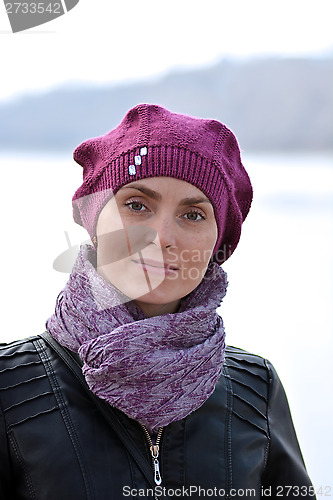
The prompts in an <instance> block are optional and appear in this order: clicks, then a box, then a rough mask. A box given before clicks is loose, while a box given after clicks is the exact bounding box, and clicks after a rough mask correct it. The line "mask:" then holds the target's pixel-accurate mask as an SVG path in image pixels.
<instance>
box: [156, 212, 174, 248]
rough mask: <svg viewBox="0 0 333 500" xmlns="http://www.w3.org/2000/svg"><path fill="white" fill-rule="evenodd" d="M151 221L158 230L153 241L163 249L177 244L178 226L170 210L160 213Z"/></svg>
mask: <svg viewBox="0 0 333 500" xmlns="http://www.w3.org/2000/svg"><path fill="white" fill-rule="evenodd" d="M150 222H151V226H152V227H153V229H154V230H155V231H156V237H155V239H154V241H153V243H155V244H156V245H158V246H160V247H161V248H162V249H163V248H169V247H174V246H176V240H177V235H176V233H177V228H176V224H175V221H174V220H173V217H172V216H171V215H170V214H169V213H168V212H166V213H163V214H159V215H158V216H156V217H154V220H153V221H150Z"/></svg>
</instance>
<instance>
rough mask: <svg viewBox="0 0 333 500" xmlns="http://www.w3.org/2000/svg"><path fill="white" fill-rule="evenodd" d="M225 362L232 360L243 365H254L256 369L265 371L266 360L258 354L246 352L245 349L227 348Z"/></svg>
mask: <svg viewBox="0 0 333 500" xmlns="http://www.w3.org/2000/svg"><path fill="white" fill-rule="evenodd" d="M225 357H226V360H228V361H229V360H234V361H236V362H237V361H238V362H239V363H241V364H243V365H244V366H245V365H256V366H258V367H263V368H265V369H267V363H268V361H267V359H265V358H264V357H262V356H259V355H258V354H254V353H252V352H249V351H246V350H245V349H240V348H239V347H234V346H229V345H228V346H227V347H226V350H225Z"/></svg>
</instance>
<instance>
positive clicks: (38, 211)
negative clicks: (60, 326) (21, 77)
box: [0, 55, 333, 496]
mask: <svg viewBox="0 0 333 500" xmlns="http://www.w3.org/2000/svg"><path fill="white" fill-rule="evenodd" d="M332 61H333V59H332V55H329V56H327V57H319V58H311V57H310V58H259V59H254V60H244V61H240V60H238V61H234V60H232V59H223V60H221V61H219V62H218V63H217V64H214V65H211V66H207V67H205V68H200V69H197V70H191V71H185V70H184V71H177V72H170V73H169V74H167V75H165V76H163V77H160V78H154V79H150V80H149V81H148V80H147V81H144V80H143V81H142V82H136V83H131V84H126V85H116V84H114V85H104V84H103V85H92V84H86V85H84V86H83V85H78V84H74V83H72V84H70V85H62V86H60V87H57V88H55V89H52V90H47V91H44V92H38V93H30V94H25V95H21V96H20V97H17V98H11V99H8V100H4V101H3V102H0V116H1V121H0V162H1V173H2V179H1V182H2V195H1V197H0V207H1V214H2V218H1V220H2V234H3V244H2V246H1V262H2V269H1V270H2V283H3V288H4V293H3V294H2V300H1V308H2V310H1V316H2V329H1V334H0V341H1V342H9V341H11V340H15V339H18V338H24V337H27V336H29V335H35V334H38V333H41V332H42V331H44V327H45V321H46V319H47V318H48V317H49V316H50V315H51V314H52V313H53V311H54V306H55V301H56V297H57V295H58V293H59V292H60V290H61V289H62V287H63V286H64V285H65V283H66V281H67V279H68V274H61V273H58V272H56V271H55V270H54V269H53V261H54V259H55V258H56V257H57V256H58V255H59V254H61V253H62V252H64V251H65V250H66V249H67V248H68V246H67V239H66V236H65V231H66V232H67V233H68V236H69V239H70V242H71V245H76V244H79V243H80V242H83V241H85V240H87V239H88V235H87V233H86V232H85V230H83V229H82V228H80V227H79V226H77V225H75V224H74V222H73V220H72V209H71V198H72V196H73V194H74V192H75V190H76V189H77V187H78V186H79V185H80V184H81V179H82V169H81V167H80V166H79V165H77V164H75V163H74V161H73V160H72V151H73V149H74V148H75V147H76V146H77V145H78V144H79V143H80V142H82V141H83V140H85V139H86V138H88V137H91V136H97V135H100V134H102V133H105V132H106V131H108V130H110V129H111V128H113V127H114V126H115V125H117V123H119V121H120V119H121V118H122V116H123V115H124V114H125V112H126V111H127V109H129V108H130V107H131V106H133V105H135V104H137V103H139V102H154V103H157V104H161V105H164V106H166V107H168V108H169V109H171V110H173V111H176V112H183V113H188V114H192V115H195V116H200V117H207V118H216V119H219V120H221V121H222V122H224V123H226V125H228V126H229V127H230V128H232V130H233V131H234V132H235V134H236V136H237V138H238V140H239V143H240V146H241V148H242V150H243V163H244V166H245V168H246V169H247V171H248V172H249V175H250V178H251V181H252V183H253V188H254V201H253V205H252V208H251V211H250V214H249V216H248V219H247V220H246V222H245V223H244V226H243V234H242V238H241V241H240V244H239V246H238V248H237V250H236V252H235V254H234V255H233V256H232V257H231V258H230V259H229V261H227V263H225V265H224V266H223V267H224V269H225V270H226V271H227V273H228V277H229V288H228V293H227V296H226V298H225V300H224V302H223V304H222V305H221V307H220V309H219V311H220V314H221V316H222V317H223V319H224V323H225V328H226V332H227V342H228V344H230V345H234V346H238V347H242V348H244V349H247V350H249V351H252V352H255V353H257V354H260V355H261V356H264V357H267V358H268V359H270V361H272V362H273V364H274V365H275V367H276V369H277V371H278V373H279V375H280V378H281V380H282V382H283V385H284V387H285V389H286V392H287V396H288V399H289V403H290V407H291V411H292V416H293V419H294V423H295V426H296V430H297V434H298V438H299V441H300V444H301V448H302V451H303V455H304V458H305V462H306V464H307V468H308V470H309V473H310V476H311V478H312V480H313V483H314V485H315V488H316V489H319V488H320V487H322V488H323V493H325V490H324V488H325V487H330V488H331V490H329V491H330V495H331V496H332V495H333V473H332V463H333V433H332V413H333V398H332V381H333V362H332V354H333V337H332V333H333V307H332V304H333V257H332V256H333V140H332V139H333V64H332ZM326 491H328V490H326Z"/></svg>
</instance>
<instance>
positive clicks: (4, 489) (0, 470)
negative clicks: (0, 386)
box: [0, 401, 13, 500]
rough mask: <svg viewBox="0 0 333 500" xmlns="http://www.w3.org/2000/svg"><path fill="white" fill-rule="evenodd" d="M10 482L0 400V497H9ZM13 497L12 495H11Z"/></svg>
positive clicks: (5, 434)
mask: <svg viewBox="0 0 333 500" xmlns="http://www.w3.org/2000/svg"><path fill="white" fill-rule="evenodd" d="M9 482H10V464H9V458H8V443H7V433H6V427H5V420H4V414H3V410H2V407H1V401H0V498H1V499H4V500H5V499H7V498H10V496H9V494H8V490H9ZM12 498H13V497H12Z"/></svg>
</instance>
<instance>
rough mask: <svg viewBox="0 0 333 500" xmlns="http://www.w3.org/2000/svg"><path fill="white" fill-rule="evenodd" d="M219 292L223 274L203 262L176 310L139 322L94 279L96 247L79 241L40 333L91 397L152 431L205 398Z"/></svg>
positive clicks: (218, 350) (212, 381) (219, 328)
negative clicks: (75, 365) (71, 357)
mask: <svg viewBox="0 0 333 500" xmlns="http://www.w3.org/2000/svg"><path fill="white" fill-rule="evenodd" d="M226 289H227V276H226V273H225V272H224V271H223V270H222V268H221V267H220V266H218V264H216V263H214V262H210V264H209V266H208V269H207V271H206V274H205V276H204V278H203V280H202V281H201V283H200V284H199V285H198V286H197V287H196V288H195V289H194V290H193V291H192V292H191V293H190V294H189V295H187V296H186V297H184V298H183V299H181V301H180V306H179V308H178V311H177V312H176V313H173V314H164V315H161V316H154V317H151V318H147V317H146V316H145V315H144V313H143V312H142V311H141V309H140V308H139V307H138V306H137V305H136V304H135V302H134V301H133V300H130V299H128V298H127V297H126V296H124V295H122V294H121V292H119V290H118V289H116V288H115V287H114V286H113V285H112V284H111V283H109V282H107V281H106V280H105V279H104V278H103V277H102V276H100V275H99V274H98V272H97V270H96V250H95V249H94V248H93V247H92V246H91V245H87V244H84V245H81V246H80V251H79V254H78V257H77V259H76V262H75V264H74V267H73V269H72V272H71V274H70V277H69V279H68V281H67V283H66V285H65V287H64V288H63V290H62V291H61V292H60V294H59V295H58V297H57V301H56V307H55V313H54V314H53V315H52V316H51V317H50V318H49V319H48V320H47V321H46V328H47V330H48V332H49V333H50V334H51V335H52V337H53V338H55V339H56V340H57V341H58V342H59V343H60V344H61V345H63V346H65V347H67V348H69V349H70V350H72V351H74V352H77V353H78V355H79V356H80V358H81V359H82V361H83V368H82V372H83V374H84V376H85V379H86V381H87V384H88V386H89V388H90V389H91V391H92V392H93V393H95V394H96V395H97V396H98V397H100V398H101V399H104V400H106V401H107V402H108V403H109V404H110V405H111V406H114V407H116V408H118V409H119V410H121V411H123V412H124V413H125V414H126V415H127V416H128V417H130V418H132V419H134V420H137V421H138V422H140V423H141V424H143V425H145V426H146V427H147V429H148V430H149V431H150V432H151V433H154V432H156V431H157V429H158V428H159V427H164V426H166V425H168V424H170V423H171V422H174V421H178V420H181V419H182V418H184V417H186V416H187V415H189V414H190V413H192V412H193V411H195V410H196V409H198V408H199V407H200V406H201V405H202V404H203V403H204V402H205V401H206V400H207V399H208V398H209V396H210V395H211V394H212V393H213V391H214V388H215V385H216V382H217V381H218V379H219V377H220V376H221V374H222V367H223V362H224V352H225V331H224V326H223V321H222V318H221V317H220V316H219V315H218V314H217V312H216V308H217V307H218V306H219V305H220V303H221V302H222V299H223V297H224V296H225V294H226Z"/></svg>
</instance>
